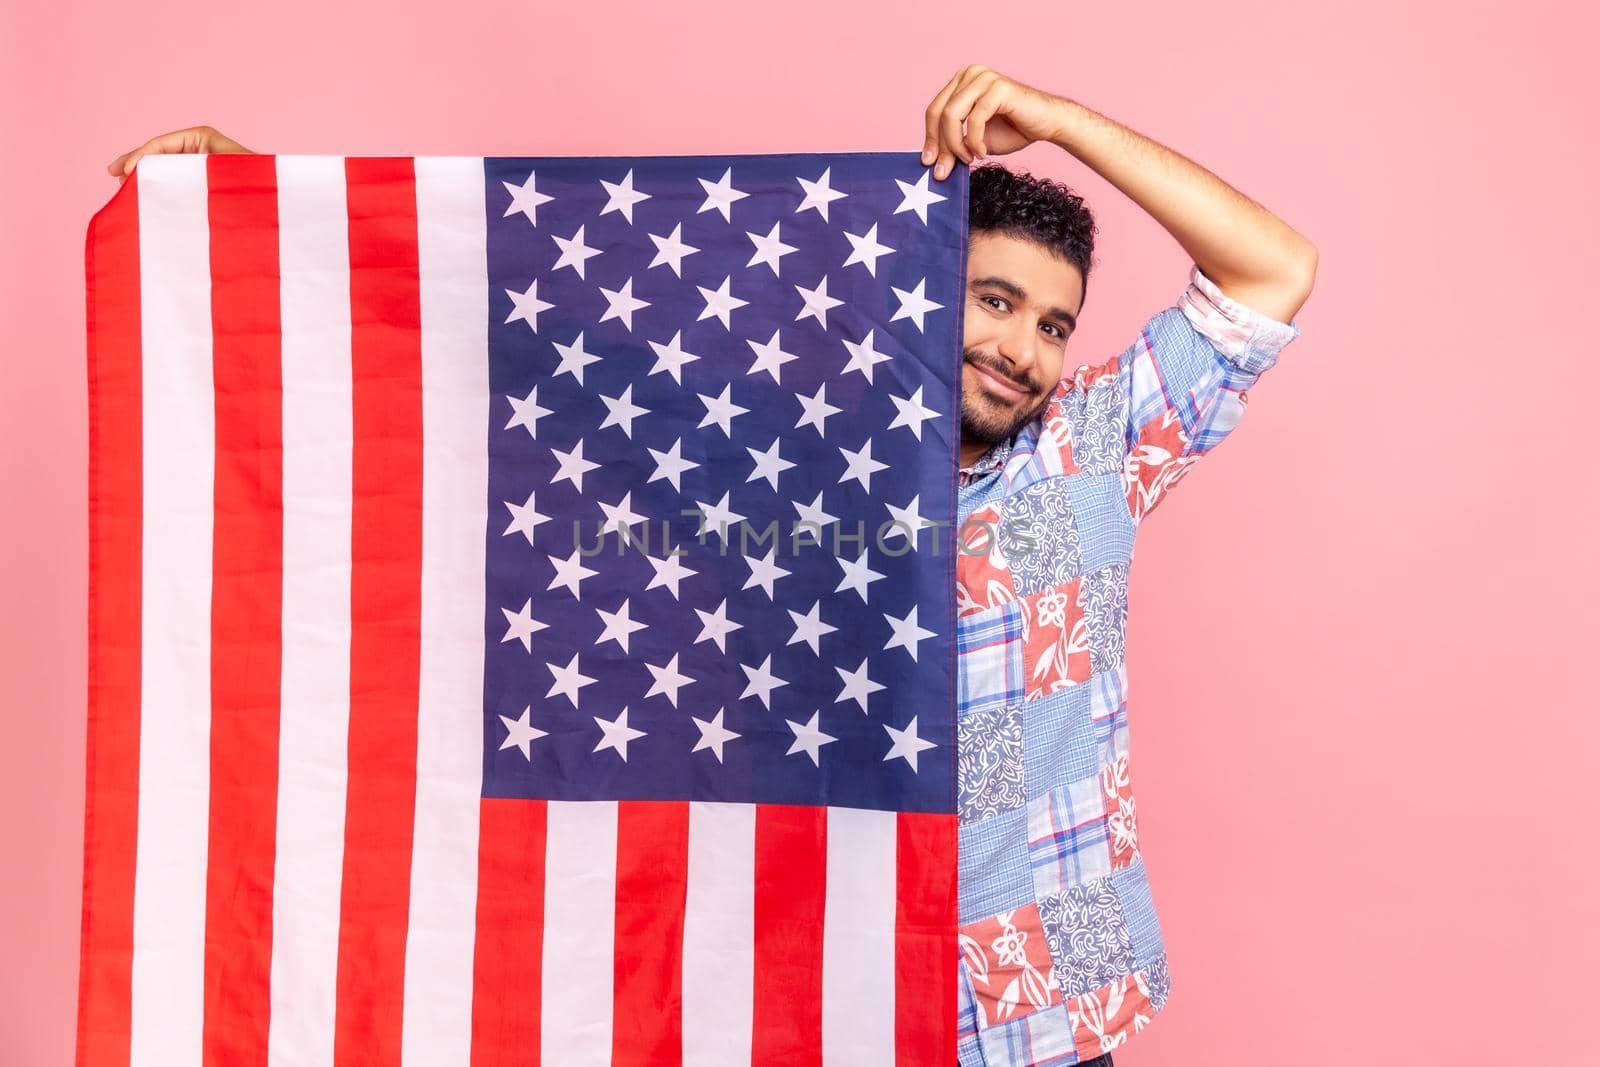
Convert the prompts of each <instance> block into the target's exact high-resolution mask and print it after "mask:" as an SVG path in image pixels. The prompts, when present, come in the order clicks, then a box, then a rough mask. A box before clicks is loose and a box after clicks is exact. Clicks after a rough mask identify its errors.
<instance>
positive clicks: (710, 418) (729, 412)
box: [695, 382, 750, 438]
mask: <svg viewBox="0 0 1600 1067" xmlns="http://www.w3.org/2000/svg"><path fill="white" fill-rule="evenodd" d="M732 390H733V383H732V382H729V383H727V384H726V385H724V386H723V387H722V393H721V395H719V396H706V395H705V394H704V393H696V394H695V396H697V397H699V398H700V402H701V403H702V404H704V405H705V406H706V415H705V418H703V419H701V420H700V425H699V426H697V427H695V429H697V430H703V429H705V428H706V427H707V426H716V427H717V428H719V429H720V430H721V431H722V435H723V436H724V437H730V438H731V437H732V436H733V426H732V423H733V420H734V419H736V418H738V417H739V416H740V415H743V414H745V413H746V412H748V411H749V410H750V409H749V408H745V407H740V406H739V405H738V404H735V403H734V402H733V397H732V395H731V393H732Z"/></svg>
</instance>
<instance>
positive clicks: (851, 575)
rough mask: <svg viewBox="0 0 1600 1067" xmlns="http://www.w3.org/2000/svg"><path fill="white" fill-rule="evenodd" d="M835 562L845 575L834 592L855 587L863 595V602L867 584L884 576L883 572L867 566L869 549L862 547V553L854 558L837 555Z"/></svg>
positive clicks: (865, 600) (865, 599) (865, 597)
mask: <svg viewBox="0 0 1600 1067" xmlns="http://www.w3.org/2000/svg"><path fill="white" fill-rule="evenodd" d="M834 562H835V563H837V564H839V567H840V569H841V570H843V571H844V577H843V578H841V579H840V580H839V585H838V586H837V587H836V588H835V589H834V592H835V593H842V592H844V591H845V590H846V589H853V590H855V592H856V593H857V594H858V595H859V596H860V597H861V601H862V603H866V602H867V586H869V585H871V584H872V583H873V582H876V581H878V580H879V579H881V578H882V577H883V575H882V574H881V573H879V572H878V571H875V570H873V569H872V568H871V567H869V566H867V550H866V549H862V550H861V555H859V556H857V557H856V558H855V559H853V560H850V559H846V558H845V557H843V556H835V557H834Z"/></svg>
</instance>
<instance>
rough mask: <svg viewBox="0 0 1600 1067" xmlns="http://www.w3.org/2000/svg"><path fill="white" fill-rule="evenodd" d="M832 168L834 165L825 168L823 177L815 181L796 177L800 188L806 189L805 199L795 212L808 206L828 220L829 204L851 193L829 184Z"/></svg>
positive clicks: (797, 212)
mask: <svg viewBox="0 0 1600 1067" xmlns="http://www.w3.org/2000/svg"><path fill="white" fill-rule="evenodd" d="M832 170H833V168H832V167H828V168H825V169H824V170H823V172H822V177H820V178H818V179H817V180H816V181H814V182H810V181H806V180H805V179H804V178H796V179H795V180H796V181H798V182H799V183H800V188H802V189H804V190H805V191H806V196H805V199H804V200H802V201H800V206H799V207H797V208H795V209H794V210H795V214H797V215H798V214H799V213H800V212H802V211H804V210H806V209H807V208H811V209H813V210H814V211H816V213H817V214H819V215H821V216H822V221H823V222H827V221H828V205H829V204H831V203H833V202H834V201H835V200H843V199H844V198H845V197H846V196H849V195H850V194H849V193H841V192H839V191H838V190H837V189H834V188H833V187H832V186H831V185H829V184H828V175H829V173H830V172H831V171H832Z"/></svg>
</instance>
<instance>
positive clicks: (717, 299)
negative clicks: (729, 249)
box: [695, 274, 750, 330]
mask: <svg viewBox="0 0 1600 1067" xmlns="http://www.w3.org/2000/svg"><path fill="white" fill-rule="evenodd" d="M732 280H733V276H732V275H731V274H730V275H729V276H728V277H726V278H723V279H722V284H721V285H719V286H718V287H717V288H715V289H707V288H706V287H705V286H703V285H697V286H695V288H696V289H698V290H700V295H701V296H703V297H704V298H705V301H706V306H705V310H704V311H702V312H700V318H698V319H696V320H695V321H696V322H698V321H700V319H709V318H710V317H711V316H713V315H715V316H716V317H717V318H719V319H721V320H722V325H723V326H726V327H727V328H728V329H729V330H732V329H733V327H732V326H731V325H730V324H729V322H728V316H729V315H730V314H732V312H733V311H734V310H735V309H737V308H742V307H744V306H745V305H746V304H748V303H750V301H748V300H740V299H739V298H738V297H736V296H734V295H733V294H732V293H731V292H729V291H728V283H729V282H731V281H732Z"/></svg>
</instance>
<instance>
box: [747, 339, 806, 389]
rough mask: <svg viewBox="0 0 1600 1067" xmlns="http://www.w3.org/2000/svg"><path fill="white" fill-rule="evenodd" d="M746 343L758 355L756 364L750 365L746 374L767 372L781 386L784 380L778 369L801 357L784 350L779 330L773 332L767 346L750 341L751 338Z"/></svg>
mask: <svg viewBox="0 0 1600 1067" xmlns="http://www.w3.org/2000/svg"><path fill="white" fill-rule="evenodd" d="M745 343H746V344H748V345H749V346H750V349H751V351H753V352H755V354H756V360H755V362H754V363H752V364H750V369H749V370H748V371H746V372H745V373H746V374H756V373H758V372H760V371H766V372H767V373H768V374H770V375H772V380H773V381H775V382H777V383H778V384H779V385H782V384H783V379H781V378H780V377H778V369H779V368H780V367H782V366H783V365H784V364H785V363H788V362H789V361H790V360H794V359H799V358H800V357H799V356H796V355H794V354H792V353H789V352H785V351H784V350H783V346H782V344H780V343H779V341H778V331H777V330H773V331H772V339H771V340H770V341H768V342H766V343H765V344H763V343H761V342H760V341H754V340H750V339H749V338H746V339H745Z"/></svg>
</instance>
